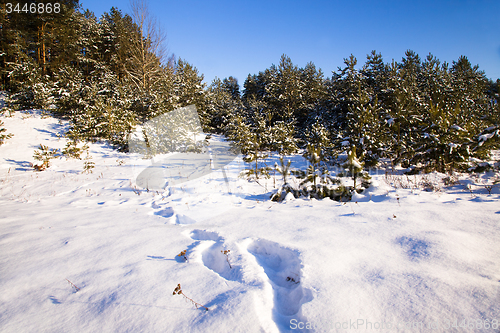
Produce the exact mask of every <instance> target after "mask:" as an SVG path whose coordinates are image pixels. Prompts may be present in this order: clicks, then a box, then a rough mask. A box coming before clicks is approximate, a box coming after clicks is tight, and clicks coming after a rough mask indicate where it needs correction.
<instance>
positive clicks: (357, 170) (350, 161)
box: [343, 146, 370, 192]
mask: <svg viewBox="0 0 500 333" xmlns="http://www.w3.org/2000/svg"><path fill="white" fill-rule="evenodd" d="M361 160H362V156H361V158H359V159H358V157H357V156H356V147H355V146H352V147H351V150H350V151H349V153H348V156H347V161H346V162H345V163H344V165H343V167H344V168H346V169H348V170H349V172H350V174H351V177H352V179H353V181H354V186H353V189H354V190H355V191H357V192H361V191H362V189H359V190H358V188H357V183H356V181H357V179H359V178H361V186H362V187H364V188H367V187H368V186H370V176H369V175H368V173H367V172H366V171H363V166H364V163H363V162H362V161H361Z"/></svg>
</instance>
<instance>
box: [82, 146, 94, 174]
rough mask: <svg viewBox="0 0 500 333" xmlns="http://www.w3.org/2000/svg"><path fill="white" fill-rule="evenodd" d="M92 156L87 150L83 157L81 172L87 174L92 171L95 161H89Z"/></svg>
mask: <svg viewBox="0 0 500 333" xmlns="http://www.w3.org/2000/svg"><path fill="white" fill-rule="evenodd" d="M91 159H92V156H90V154H89V152H88V151H87V156H86V157H85V162H83V172H85V173H87V174H89V173H92V172H93V171H92V169H94V167H95V163H94V162H92V161H91Z"/></svg>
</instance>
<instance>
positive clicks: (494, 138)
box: [473, 79, 500, 160]
mask: <svg viewBox="0 0 500 333" xmlns="http://www.w3.org/2000/svg"><path fill="white" fill-rule="evenodd" d="M489 97H490V98H489V99H490V103H489V105H488V108H487V110H486V112H485V115H484V116H483V118H482V119H483V121H484V124H483V125H482V126H483V128H482V129H481V131H480V132H479V134H478V135H477V137H475V138H474V141H475V144H474V145H473V155H474V156H475V157H477V158H480V159H483V160H487V159H489V158H490V156H489V155H490V152H491V150H492V149H500V79H497V81H496V83H493V82H491V83H490V89H489Z"/></svg>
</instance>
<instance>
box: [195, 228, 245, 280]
mask: <svg viewBox="0 0 500 333" xmlns="http://www.w3.org/2000/svg"><path fill="white" fill-rule="evenodd" d="M187 236H188V237H189V238H191V239H192V240H194V241H195V242H194V243H193V244H191V245H190V246H189V247H188V249H190V250H189V252H190V253H191V255H190V257H191V258H192V260H193V261H195V262H196V261H198V262H201V263H203V265H205V267H207V268H208V269H210V270H212V271H214V272H215V273H217V274H219V275H220V276H221V277H222V278H224V279H226V280H231V281H238V280H241V266H240V265H238V259H239V256H238V255H237V254H236V253H235V250H236V248H231V247H228V246H227V245H226V244H225V240H224V237H222V236H220V235H219V234H218V233H216V232H214V231H208V230H201V229H194V230H192V231H190V232H188V233H187ZM226 250H229V252H227V255H225V254H224V253H223V252H224V251H226ZM191 258H189V259H191Z"/></svg>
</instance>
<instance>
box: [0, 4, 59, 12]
mask: <svg viewBox="0 0 500 333" xmlns="http://www.w3.org/2000/svg"><path fill="white" fill-rule="evenodd" d="M5 10H6V11H7V14H10V13H19V14H20V13H26V14H44V13H47V14H51V13H56V14H57V13H60V12H61V4H60V3H57V2H56V3H50V2H47V3H41V2H40V3H30V4H28V3H24V4H23V3H11V2H7V3H6V4H5Z"/></svg>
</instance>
